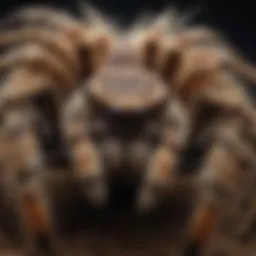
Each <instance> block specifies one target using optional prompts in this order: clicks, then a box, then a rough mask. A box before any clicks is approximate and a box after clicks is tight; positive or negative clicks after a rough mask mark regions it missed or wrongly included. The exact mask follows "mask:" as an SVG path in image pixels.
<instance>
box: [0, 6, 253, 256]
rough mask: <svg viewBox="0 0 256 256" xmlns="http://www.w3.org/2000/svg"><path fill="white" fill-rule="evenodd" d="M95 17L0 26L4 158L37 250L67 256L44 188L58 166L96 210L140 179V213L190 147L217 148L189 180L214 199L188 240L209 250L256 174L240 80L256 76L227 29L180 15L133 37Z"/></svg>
mask: <svg viewBox="0 0 256 256" xmlns="http://www.w3.org/2000/svg"><path fill="white" fill-rule="evenodd" d="M89 12H90V11H89ZM88 16H89V17H90V15H88ZM92 16H93V17H92V21H90V20H89V21H87V23H85V24H84V23H83V22H82V21H80V20H76V19H75V18H72V17H71V16H69V15H68V14H64V13H61V12H60V11H58V10H51V9H50V8H28V9H24V10H21V11H20V12H17V13H16V14H14V15H13V16H12V17H10V18H8V19H6V21H5V22H4V23H3V25H2V28H1V31H0V47H1V49H2V52H1V55H0V70H1V73H2V74H4V76H5V77H4V78H5V79H4V80H3V82H2V86H1V91H0V92H1V94H0V114H1V121H2V122H1V126H0V136H1V146H3V148H6V152H3V153H2V152H1V155H0V156H1V159H0V160H1V164H2V165H3V170H4V173H5V174H6V175H10V176H11V179H10V180H11V186H10V188H9V189H14V190H15V200H14V201H15V202H13V204H14V205H15V207H16V209H17V212H18V215H19V220H20V225H21V227H22V232H24V233H25V234H26V241H25V243H26V245H27V251H26V253H27V254H30V253H31V254H33V255H35V254H36V255H38V254H40V253H41V252H42V251H43V252H44V253H45V254H47V255H59V253H58V252H57V249H56V246H55V233H56V231H55V227H54V226H55V225H54V221H53V219H54V218H53V216H52V211H51V207H50V203H49V197H48V195H47V193H46V191H45V189H44V177H45V175H47V172H48V171H49V170H52V169H53V168H54V167H56V165H59V166H60V165H62V167H63V166H65V167H67V166H68V167H69V169H71V170H70V171H71V173H72V175H73V176H74V178H75V181H76V182H77V183H78V186H79V189H81V190H82V192H83V195H84V199H86V200H87V201H89V202H90V203H91V204H92V205H93V206H96V207H99V206H104V205H106V204H107V203H108V202H109V199H111V198H109V196H110V193H109V186H110V183H111V179H112V178H113V177H116V176H119V177H122V179H124V180H128V179H129V178H130V177H133V178H134V177H135V179H133V182H135V181H134V180H139V182H136V184H139V185H138V189H137V191H138V194H137V197H136V198H135V201H134V206H135V208H136V209H137V210H138V211H140V212H144V213H146V212H147V211H148V210H153V209H155V208H157V207H158V204H159V203H160V201H161V200H162V199H163V198H164V197H168V192H169V191H170V190H171V188H172V185H173V184H175V183H176V182H178V180H179V178H180V176H179V174H181V179H182V170H181V169H182V168H181V167H180V166H181V161H182V159H183V158H182V156H183V155H184V150H185V149H186V147H187V146H188V145H189V144H190V143H191V142H194V143H197V146H198V147H200V146H201V145H207V147H206V148H207V149H206V150H205V153H204V158H203V161H202V162H203V163H202V165H197V166H196V169H197V172H196V173H197V174H196V175H195V176H194V177H193V178H192V179H191V180H190V182H194V184H195V185H196V186H197V187H198V190H199V191H201V192H202V191H203V192H205V195H207V197H206V199H205V198H203V199H202V200H201V201H199V204H198V205H199V210H198V212H196V214H195V215H196V216H195V218H192V224H191V226H192V227H191V232H190V233H189V238H188V239H189V242H191V241H192V243H193V244H194V243H196V244H197V245H198V246H199V247H201V245H202V243H203V242H204V241H203V240H204V239H202V238H205V239H207V237H208V234H209V233H210V232H211V230H212V228H213V227H214V226H215V222H216V219H217V217H218V214H219V211H218V203H219V201H221V200H219V199H220V198H219V197H218V196H219V195H218V193H219V191H221V192H223V191H225V193H227V194H232V195H235V196H237V194H238V193H237V190H238V186H239V184H238V183H239V181H240V180H241V178H242V177H243V178H244V179H245V177H247V178H248V177H249V176H250V175H251V173H252V175H254V172H255V163H254V161H253V157H254V155H255V132H254V130H255V125H256V123H255V120H256V119H255V109H254V105H253V103H252V102H251V101H250V100H249V98H248V97H247V95H246V93H245V92H244V90H243V88H242V86H243V84H242V83H241V82H240V78H241V77H244V78H245V79H248V80H250V81H253V82H255V81H256V77H255V69H254V67H252V66H251V65H249V64H247V63H246V61H245V60H243V59H242V58H241V57H240V56H238V54H236V53H235V51H234V50H233V49H232V47H231V46H229V45H228V44H227V43H226V42H224V40H223V39H222V38H221V37H220V36H219V35H218V34H217V33H215V32H214V31H212V30H210V29H208V28H207V27H191V28H190V27H189V26H187V24H183V21H181V22H180V21H179V18H177V17H175V15H174V14H171V13H167V14H164V15H160V16H159V17H158V18H157V19H155V20H154V19H153V20H152V21H150V22H148V23H147V24H146V25H145V26H144V25H143V24H142V25H141V24H137V23H136V24H135V28H132V29H131V30H129V29H127V30H122V29H121V30H118V29H117V30H116V29H115V28H114V27H112V26H111V24H110V23H109V22H107V21H105V20H103V21H102V20H101V18H100V17H99V16H98V14H97V13H94V12H93V15H92ZM180 20H181V19H180ZM179 23H181V24H179ZM5 48H6V49H5ZM53 144H55V145H54V147H53ZM24 149H26V150H24ZM224 158H228V159H229V163H230V165H229V166H227V167H226V166H225V165H223V162H224V161H225V160H223V159H224ZM244 164H245V165H244ZM246 164H247V167H248V166H249V167H250V168H249V167H248V168H249V169H250V172H248V173H247V174H248V176H247V174H246V175H244V174H242V172H241V170H242V169H243V170H244V168H245V166H246ZM127 170H128V171H127ZM198 173H199V175H198ZM244 189H245V188H244ZM216 205H217V206H216ZM252 212H253V211H252ZM202 226H207V227H208V228H207V229H204V228H202ZM34 241H35V242H36V243H33V242H34ZM46 251H47V252H46Z"/></svg>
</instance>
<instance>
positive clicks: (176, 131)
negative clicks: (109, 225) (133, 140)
mask: <svg viewBox="0 0 256 256" xmlns="http://www.w3.org/2000/svg"><path fill="white" fill-rule="evenodd" d="M189 127H190V122H189V116H188V113H187V111H186V109H185V108H184V107H183V106H182V105H181V103H180V102H179V101H178V100H176V99H171V100H170V102H169V103H168V105H167V108H166V110H165V112H164V115H163V120H162V129H161V131H160V133H161V134H160V144H159V145H158V146H157V148H156V150H155V152H154V153H153V156H152V158H151V159H150V161H149V165H148V169H147V170H146V175H145V177H144V179H143V184H142V188H141V190H140V191H139V196H138V199H137V202H136V203H137V208H138V210H139V211H148V210H150V209H152V208H154V207H155V206H156V205H157V204H158V203H159V201H161V199H162V198H163V196H164V194H165V191H168V189H170V186H171V185H172V184H174V183H173V181H174V178H175V176H176V173H175V172H176V168H177V167H178V166H177V165H178V163H179V159H180V155H181V151H182V149H183V147H184V146H185V143H186V141H187V138H188V134H189V130H190V129H189Z"/></svg>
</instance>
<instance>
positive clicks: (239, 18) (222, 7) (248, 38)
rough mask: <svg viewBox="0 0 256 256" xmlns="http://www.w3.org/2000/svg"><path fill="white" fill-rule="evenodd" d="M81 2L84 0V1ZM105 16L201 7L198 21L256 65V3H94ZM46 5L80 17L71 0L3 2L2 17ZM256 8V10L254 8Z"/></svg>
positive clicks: (102, 0)
mask: <svg viewBox="0 0 256 256" xmlns="http://www.w3.org/2000/svg"><path fill="white" fill-rule="evenodd" d="M81 1H82V0H81ZM91 2H92V3H93V4H94V5H95V6H96V7H99V8H100V9H101V10H103V11H104V12H106V13H108V14H111V15H112V16H114V17H116V18H118V19H120V20H121V21H123V22H130V21H132V19H133V18H134V17H135V16H136V14H139V13H140V12H141V10H153V11H156V12H157V11H160V10H163V9H164V8H165V7H166V6H170V5H175V6H178V7H180V8H182V9H185V10H187V9H189V8H190V7H192V8H193V7H196V6H198V5H199V6H201V7H202V12H201V14H200V15H199V17H198V20H199V21H202V22H206V23H207V24H210V25H212V26H213V27H216V28H218V29H219V30H220V31H222V32H224V33H225V34H226V35H227V36H228V38H229V39H230V40H231V41H232V42H233V43H234V44H235V45H236V46H239V47H240V48H241V49H242V50H243V51H244V52H245V54H246V55H247V56H248V57H249V58H250V59H252V60H254V61H255V62H256V13H255V11H254V10H255V8H254V7H255V6H256V4H253V2H254V0H233V1H232V0H151V1H150V0H94V1H93V0H92V1H91ZM34 3H47V4H53V5H55V6H61V7H63V8H65V9H67V10H70V11H72V12H77V13H78V9H79V8H78V5H77V4H76V1H72V0H55V1H49V0H44V1H42V0H41V1H35V0H34V1H32V0H26V1H22V0H1V4H0V15H1V16H2V15H4V14H5V13H6V12H9V11H10V10H11V9H13V8H17V7H19V6H21V5H24V4H34ZM254 5H255V6H254Z"/></svg>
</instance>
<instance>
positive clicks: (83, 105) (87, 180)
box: [63, 91, 108, 207]
mask: <svg viewBox="0 0 256 256" xmlns="http://www.w3.org/2000/svg"><path fill="white" fill-rule="evenodd" d="M89 114H90V113H89V106H88V104H87V99H86V95H84V92H81V91H77V92H75V93H74V95H72V97H71V99H70V100H69V102H68V104H67V105H66V106H65V110H64V122H63V129H64V134H65V137H66V140H67V144H68V147H69V149H70V154H71V158H72V159H71V161H72V163H73V166H74V171H75V178H76V179H77V181H78V183H79V184H80V185H81V187H82V190H83V192H84V195H85V197H86V199H88V200H89V201H90V203H91V204H93V205H94V206H97V207H98V206H103V205H104V204H106V203H107V200H108V189H107V186H106V182H105V176H104V171H103V162H102V159H101V157H100V152H99V151H98V149H97V147H96V145H95V143H94V142H93V141H92V138H91V137H90V134H89V132H90V131H89V129H90V119H89V118H90V116H89Z"/></svg>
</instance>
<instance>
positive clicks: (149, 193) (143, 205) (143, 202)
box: [135, 188, 158, 214]
mask: <svg viewBox="0 0 256 256" xmlns="http://www.w3.org/2000/svg"><path fill="white" fill-rule="evenodd" d="M157 204H158V200H157V197H156V195H155V194H154V191H153V190H151V189H150V188H147V189H144V190H143V191H142V192H141V193H140V194H139V196H138V198H137V200H136V205H135V207H136V211H137V212H138V213H140V214H145V213H148V212H150V211H151V210H153V209H154V208H155V207H156V206H157Z"/></svg>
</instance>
